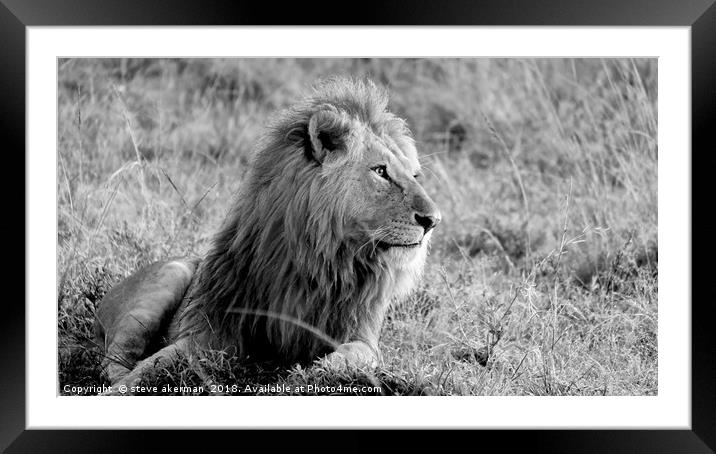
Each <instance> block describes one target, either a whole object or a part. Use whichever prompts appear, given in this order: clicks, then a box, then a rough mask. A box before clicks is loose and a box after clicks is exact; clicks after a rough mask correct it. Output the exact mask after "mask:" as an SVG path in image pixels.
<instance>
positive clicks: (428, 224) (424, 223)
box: [415, 213, 440, 233]
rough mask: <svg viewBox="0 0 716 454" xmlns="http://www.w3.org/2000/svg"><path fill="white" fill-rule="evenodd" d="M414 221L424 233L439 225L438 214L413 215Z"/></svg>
mask: <svg viewBox="0 0 716 454" xmlns="http://www.w3.org/2000/svg"><path fill="white" fill-rule="evenodd" d="M415 221H416V222H417V223H418V225H420V226H421V227H422V228H423V229H425V233H428V232H429V231H430V230H431V229H434V228H435V226H436V225H438V224H440V213H433V214H428V215H422V214H418V213H415Z"/></svg>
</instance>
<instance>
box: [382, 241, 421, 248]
mask: <svg viewBox="0 0 716 454" xmlns="http://www.w3.org/2000/svg"><path fill="white" fill-rule="evenodd" d="M418 246H420V241H418V242H417V243H410V244H396V243H386V242H385V241H379V242H378V247H379V248H381V249H391V248H396V247H399V248H404V249H411V248H414V247H418Z"/></svg>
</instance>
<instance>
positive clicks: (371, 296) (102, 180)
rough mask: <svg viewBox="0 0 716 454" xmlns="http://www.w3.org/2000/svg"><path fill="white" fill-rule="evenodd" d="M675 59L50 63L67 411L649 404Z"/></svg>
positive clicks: (655, 384) (654, 381)
mask: <svg viewBox="0 0 716 454" xmlns="http://www.w3.org/2000/svg"><path fill="white" fill-rule="evenodd" d="M658 63H659V60H658V59H657V58H652V57H633V58H625V57H619V58H607V57H604V58H506V57H505V58H467V57H461V58H398V57H395V58H174V57H172V58H164V57H156V58H129V57H126V58H100V57H93V58H86V57H84V58H74V57H73V58H70V57H63V58H58V59H57V147H58V148H57V170H56V172H57V173H56V178H57V179H56V191H57V259H56V260H57V308H56V311H57V339H58V351H57V361H58V372H59V376H58V383H59V389H58V394H59V395H61V396H86V398H87V399H92V397H91V396H97V395H113V396H140V395H144V396H146V395H152V396H167V395H169V396H197V395H198V396H209V395H212V396H243V395H245V396H256V395H267V396H319V395H320V396H335V395H350V396H446V398H449V396H656V395H658V394H659V380H658V377H659V373H658V372H659V364H658V352H659V345H658V342H657V336H658V329H657V327H658V321H659V313H658V312H659V311H658V310H657V303H658V297H659V288H658V277H659V276H658V250H659V244H658V227H659V226H658V223H657V217H658V193H657V183H658V179H657V170H658V169H657V164H658V137H657V134H658V130H659V128H658V124H659V122H658V111H657V102H658V99H659V87H658V83H657V82H658V71H659V64H658ZM674 303H676V302H674Z"/></svg>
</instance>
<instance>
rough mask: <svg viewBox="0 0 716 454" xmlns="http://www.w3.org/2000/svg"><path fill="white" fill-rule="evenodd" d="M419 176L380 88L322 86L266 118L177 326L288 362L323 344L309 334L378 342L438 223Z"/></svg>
mask: <svg viewBox="0 0 716 454" xmlns="http://www.w3.org/2000/svg"><path fill="white" fill-rule="evenodd" d="M421 176H422V173H421V170H420V162H419V161H418V154H417V152H416V149H415V144H414V141H413V139H412V138H411V136H410V132H409V130H408V128H407V126H406V124H405V122H404V121H403V120H402V119H400V118H398V117H396V116H395V115H393V114H392V113H390V112H388V111H387V96H386V93H385V91H384V90H382V89H379V88H378V87H376V86H375V85H374V84H373V83H371V82H363V81H353V80H346V79H332V80H329V81H327V82H324V83H322V84H320V85H319V86H318V87H317V88H316V89H315V90H314V91H313V92H312V93H311V94H310V95H309V96H307V97H306V98H305V99H304V100H303V101H301V102H300V103H298V104H297V105H295V106H293V107H291V108H289V109H287V110H285V111H283V112H281V113H280V114H279V115H278V116H277V117H275V118H274V119H273V121H272V122H271V124H270V126H269V128H268V132H267V133H266V135H265V137H264V139H263V140H262V141H261V143H260V144H259V146H258V148H257V151H256V152H255V155H254V158H253V163H252V167H251V170H250V172H249V174H248V176H247V179H246V181H245V182H244V183H243V185H242V188H241V190H240V191H239V194H238V197H237V200H236V203H235V204H234V206H233V208H232V209H231V212H230V213H229V215H228V216H227V219H226V221H225V223H224V225H223V227H222V229H221V230H220V231H219V233H218V234H217V235H216V237H215V241H214V244H213V247H212V249H211V251H210V252H209V254H208V256H207V257H206V259H205V260H204V262H203V263H202V265H201V268H200V270H199V273H198V277H197V281H196V284H195V286H194V287H193V289H192V291H191V292H190V294H189V298H190V299H191V302H190V303H189V306H188V307H187V309H186V310H185V311H184V314H182V317H183V322H182V331H183V332H184V333H185V334H194V335H203V336H205V337H208V338H211V339H212V340H218V341H219V342H215V343H214V344H215V345H218V346H221V347H226V346H235V347H237V348H238V349H239V352H240V354H242V355H248V356H258V357H270V358H272V359H283V360H286V361H297V360H310V359H313V358H315V357H316V356H317V355H320V354H321V353H323V352H325V351H326V350H328V349H330V348H329V347H328V344H327V343H326V342H325V339H323V338H322V337H321V336H318V335H317V334H316V333H317V332H320V333H322V334H324V335H325V336H328V337H330V338H332V339H335V340H336V341H338V342H347V341H349V340H356V339H358V340H362V341H365V342H367V343H369V345H374V344H377V339H378V332H379V330H380V325H381V324H382V320H383V315H384V313H385V310H386V309H387V305H388V303H389V302H390V301H391V300H392V299H393V298H395V297H396V296H402V295H405V294H406V293H407V292H408V291H409V290H410V289H411V288H412V286H413V284H414V282H415V280H416V278H417V277H418V276H419V275H420V273H421V271H422V268H423V264H424V261H425V257H426V254H427V248H428V246H429V242H430V236H431V234H432V229H433V227H435V226H436V225H437V224H438V223H439V222H440V213H439V211H438V209H437V207H436V205H435V203H434V202H433V201H432V200H431V199H430V197H428V195H427V194H426V193H425V190H424V189H423V187H422V185H421V184H420V179H421Z"/></svg>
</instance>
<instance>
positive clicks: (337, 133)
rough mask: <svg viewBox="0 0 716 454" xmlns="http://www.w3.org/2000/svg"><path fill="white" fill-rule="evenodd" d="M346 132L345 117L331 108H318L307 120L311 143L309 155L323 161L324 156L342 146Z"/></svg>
mask: <svg viewBox="0 0 716 454" xmlns="http://www.w3.org/2000/svg"><path fill="white" fill-rule="evenodd" d="M347 132H348V125H347V121H346V119H345V118H344V117H343V116H342V115H341V114H339V113H337V112H335V111H333V110H320V111H318V112H316V113H314V114H313V115H312V116H311V119H310V120H309V121H308V137H309V139H310V143H311V147H310V148H311V149H310V150H307V152H308V151H310V154H311V157H312V158H313V159H315V160H316V161H318V162H323V160H324V159H325V157H326V156H327V155H328V154H329V153H331V152H333V151H335V150H337V149H339V148H343V146H344V139H345V135H346V134H347Z"/></svg>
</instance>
